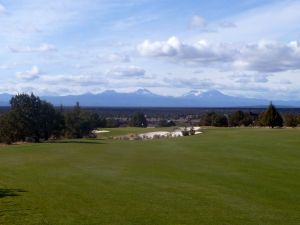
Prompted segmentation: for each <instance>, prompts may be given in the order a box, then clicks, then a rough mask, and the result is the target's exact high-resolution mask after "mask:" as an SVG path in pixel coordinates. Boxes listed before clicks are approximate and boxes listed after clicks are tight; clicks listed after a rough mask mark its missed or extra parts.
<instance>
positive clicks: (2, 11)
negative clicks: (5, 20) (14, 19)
mask: <svg viewBox="0 0 300 225" xmlns="http://www.w3.org/2000/svg"><path fill="white" fill-rule="evenodd" d="M6 13H7V10H6V8H5V7H4V5H2V4H0V16H1V15H3V14H6Z"/></svg>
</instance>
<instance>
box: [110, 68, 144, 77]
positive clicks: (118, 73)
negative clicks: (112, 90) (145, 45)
mask: <svg viewBox="0 0 300 225" xmlns="http://www.w3.org/2000/svg"><path fill="white" fill-rule="evenodd" d="M145 74H146V71H145V70H144V69H142V68H139V67H137V66H129V67H115V68H113V69H111V70H109V71H108V72H107V73H106V75H108V76H110V77H112V78H140V77H144V76H145Z"/></svg>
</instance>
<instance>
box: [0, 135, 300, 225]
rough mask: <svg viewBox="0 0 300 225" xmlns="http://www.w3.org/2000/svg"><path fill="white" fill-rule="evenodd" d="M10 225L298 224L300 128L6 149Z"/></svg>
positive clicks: (1, 170) (1, 168)
mask: <svg viewBox="0 0 300 225" xmlns="http://www.w3.org/2000/svg"><path fill="white" fill-rule="evenodd" d="M0 177H1V178H0V224H1V225H6V224H7V225H14V224H20V225H29V224H30V225H33V224H34V225H37V224H41V225H42V224H47V225H49V224H51V225H102V224H103V225H183V224H186V225H187V224H189V225H192V224H195V225H201V224H203V225H227V224H228V225H248V224H253V225H254V224H255V225H256V224H258V225H277V224H283V225H289V224H293V225H298V224H300V213H299V212H300V130H292V129H290V130H287V129H277V130H271V129H208V130H205V132H204V134H202V135H198V136H193V137H184V138H177V139H165V140H162V139H160V140H153V141H113V140H103V141H86V142H85V141H81V142H76V141H70V142H69V143H47V144H28V145H19V146H9V147H1V149H0Z"/></svg>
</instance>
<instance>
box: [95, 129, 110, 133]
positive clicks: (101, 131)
mask: <svg viewBox="0 0 300 225" xmlns="http://www.w3.org/2000/svg"><path fill="white" fill-rule="evenodd" d="M109 132H110V131H109V130H93V131H92V133H93V134H103V133H109Z"/></svg>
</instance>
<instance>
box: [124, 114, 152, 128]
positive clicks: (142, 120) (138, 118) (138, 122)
mask: <svg viewBox="0 0 300 225" xmlns="http://www.w3.org/2000/svg"><path fill="white" fill-rule="evenodd" d="M129 125H130V126H131V127H147V126H148V121H147V119H146V117H145V115H144V114H143V113H136V114H134V115H133V116H132V118H131V120H130V123H129Z"/></svg>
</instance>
